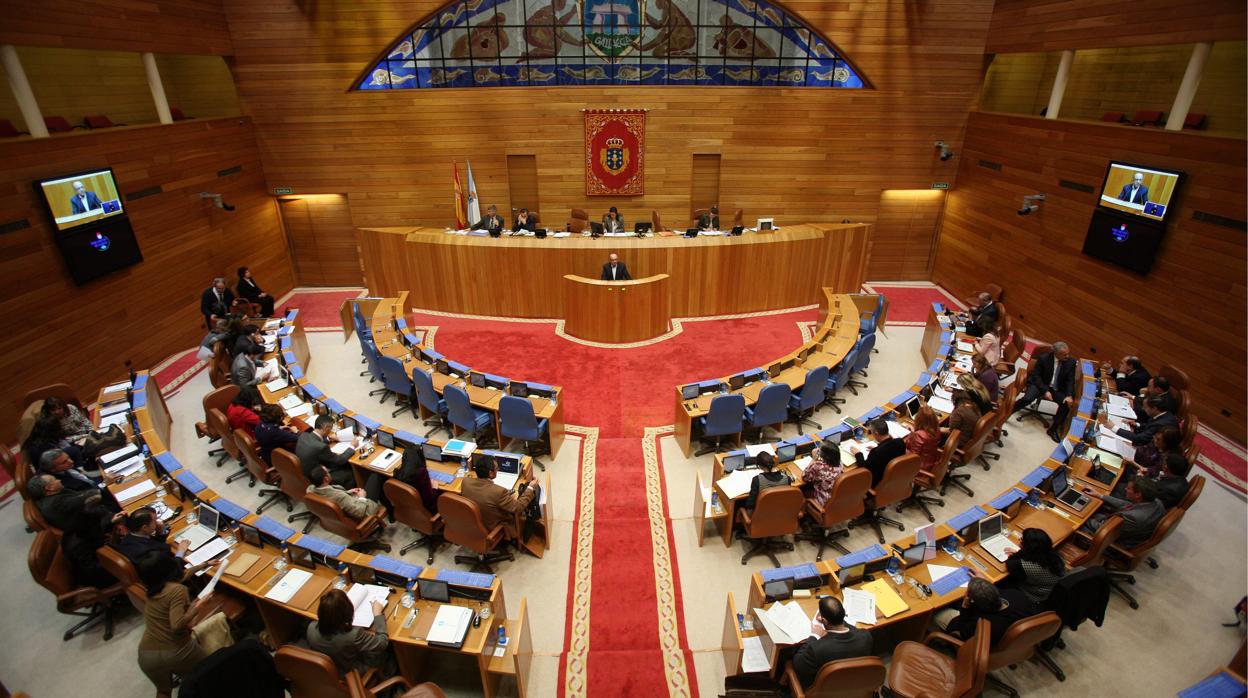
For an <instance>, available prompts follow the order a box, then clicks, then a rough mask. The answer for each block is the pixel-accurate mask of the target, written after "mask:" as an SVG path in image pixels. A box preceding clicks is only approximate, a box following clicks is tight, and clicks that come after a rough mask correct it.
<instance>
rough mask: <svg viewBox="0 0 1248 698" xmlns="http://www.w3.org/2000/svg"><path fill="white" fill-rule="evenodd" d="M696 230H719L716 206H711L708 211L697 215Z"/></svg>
mask: <svg viewBox="0 0 1248 698" xmlns="http://www.w3.org/2000/svg"><path fill="white" fill-rule="evenodd" d="M698 230H719V207H718V206H712V207H711V209H710V210H709V211H707V212H706V213H703V214H702V215H701V216H698Z"/></svg>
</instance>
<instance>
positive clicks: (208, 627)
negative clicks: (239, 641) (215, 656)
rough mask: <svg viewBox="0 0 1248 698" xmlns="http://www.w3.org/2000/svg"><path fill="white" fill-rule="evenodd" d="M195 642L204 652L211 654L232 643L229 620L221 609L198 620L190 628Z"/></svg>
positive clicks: (232, 637)
mask: <svg viewBox="0 0 1248 698" xmlns="http://www.w3.org/2000/svg"><path fill="white" fill-rule="evenodd" d="M191 635H193V636H195V642H196V643H198V644H199V646H200V647H201V648H203V650H204V653H205V654H212V653H213V652H216V651H217V650H219V649H222V648H225V647H229V646H230V645H233V644H234V636H233V635H231V634H230V622H229V621H228V620H226V618H225V614H224V613H222V612H221V611H217V612H216V613H214V614H212V615H210V616H208V617H207V618H205V619H203V620H201V621H199V623H197V624H196V625H195V627H193V628H191Z"/></svg>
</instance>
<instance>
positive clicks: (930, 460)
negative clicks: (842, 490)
mask: <svg viewBox="0 0 1248 698" xmlns="http://www.w3.org/2000/svg"><path fill="white" fill-rule="evenodd" d="M941 441H942V438H941V435H940V418H939V417H937V416H936V410H934V409H932V408H931V407H929V406H928V405H927V403H923V406H922V407H920V408H919V412H918V414H916V415H914V431H911V432H910V433H909V434H906V438H905V443H906V451H908V452H909V453H913V454H916V455H917V456H918V457H919V463H920V465H919V468H920V469H922V470H926V471H928V472H931V470H932V468H935V467H936V461H939V460H940V442H941ZM802 477H803V479H805V476H804V475H803V476H802Z"/></svg>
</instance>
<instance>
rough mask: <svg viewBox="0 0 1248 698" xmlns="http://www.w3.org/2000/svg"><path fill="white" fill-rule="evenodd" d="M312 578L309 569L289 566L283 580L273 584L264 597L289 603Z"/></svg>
mask: <svg viewBox="0 0 1248 698" xmlns="http://www.w3.org/2000/svg"><path fill="white" fill-rule="evenodd" d="M311 578H312V573H311V572H309V571H307V570H301V569H298V568H295V567H288V568H286V574H284V575H282V578H281V580H279V581H278V582H277V584H274V585H273V588H272V589H270V590H269V593H267V594H265V595H264V598H266V599H272V600H273V601H276V602H278V603H288V602H290V600H291V599H293V598H294V597H295V594H297V593H299V590H300V589H302V588H303V585H304V584H307V583H308V580H309V579H311Z"/></svg>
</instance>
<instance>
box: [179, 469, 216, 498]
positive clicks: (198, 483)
mask: <svg viewBox="0 0 1248 698" xmlns="http://www.w3.org/2000/svg"><path fill="white" fill-rule="evenodd" d="M173 479H174V480H177V481H178V484H179V485H182V486H183V487H185V488H186V489H187V491H189V492H190V493H191V494H199V493H200V492H203V491H204V490H206V489H208V485H205V484H204V481H203V480H200V479H199V477H197V476H196V475H195V473H192V472H191V471H189V470H187V469H186V468H183V469H181V470H179V471H178V472H176V473H174V474H173Z"/></svg>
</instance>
